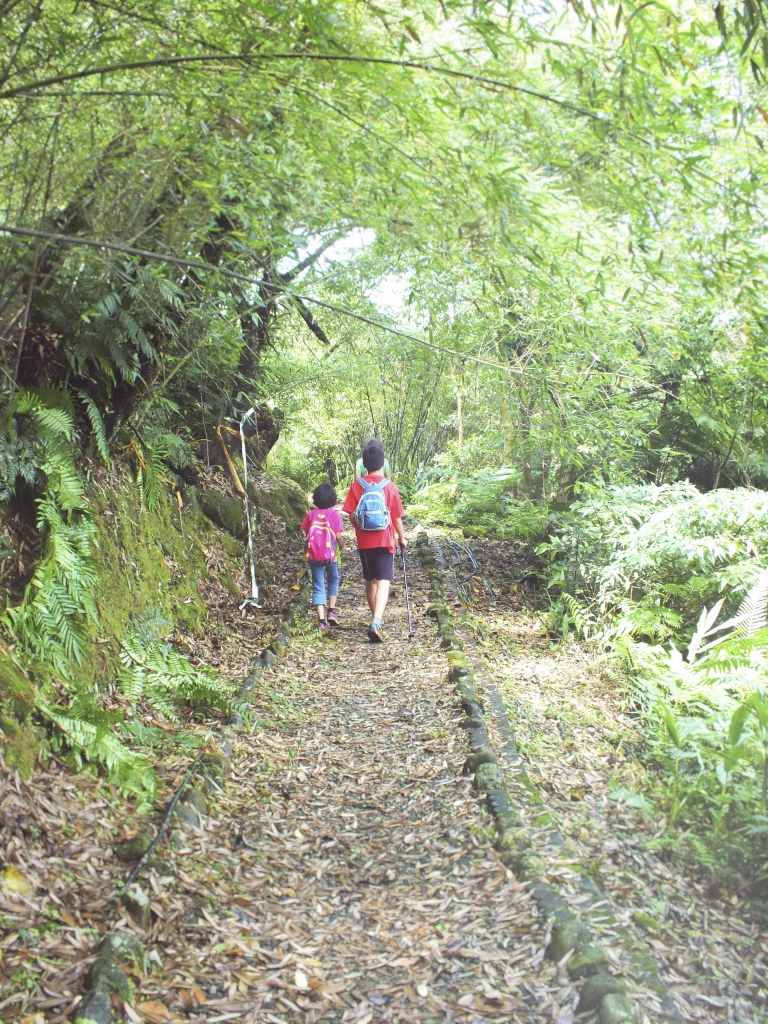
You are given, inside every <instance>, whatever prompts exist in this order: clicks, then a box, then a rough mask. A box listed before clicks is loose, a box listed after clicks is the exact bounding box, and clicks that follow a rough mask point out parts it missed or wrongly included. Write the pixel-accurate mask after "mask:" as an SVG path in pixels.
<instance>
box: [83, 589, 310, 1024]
mask: <svg viewBox="0 0 768 1024" xmlns="http://www.w3.org/2000/svg"><path fill="white" fill-rule="evenodd" d="M309 587H310V583H309V580H308V579H307V578H306V577H305V578H304V580H303V581H302V583H301V585H300V588H299V591H298V593H297V594H296V595H295V597H294V598H293V600H292V601H291V602H290V604H289V606H288V612H287V613H286V615H285V618H284V619H283V621H282V622H280V624H279V625H278V627H277V633H276V635H275V639H274V640H273V641H272V643H271V644H270V645H269V646H268V647H266V648H265V649H264V650H263V651H262V652H261V654H260V656H259V658H258V659H257V661H256V662H255V664H254V665H252V666H251V669H250V671H249V673H248V675H247V676H246V678H245V679H244V680H243V683H242V685H241V688H240V693H239V699H240V702H241V703H247V702H248V701H249V700H250V698H251V695H252V693H253V690H254V688H255V686H256V684H257V683H258V682H259V680H260V679H261V676H262V674H263V673H264V672H265V671H266V670H268V669H270V668H271V667H272V666H273V665H274V664H275V662H277V661H278V660H279V659H280V658H283V657H285V654H286V651H287V648H288V641H289V638H290V635H291V633H292V632H293V631H294V629H295V625H296V619H297V617H298V614H299V612H300V610H301V608H302V606H303V605H304V603H305V602H306V601H307V599H308V598H309V596H310V591H309ZM242 724H243V719H242V716H241V715H240V713H239V712H237V711H234V712H233V713H232V714H231V715H230V716H229V719H228V725H229V727H230V728H226V729H222V730H221V731H220V732H219V733H214V740H215V742H216V745H217V747H218V750H216V751H211V752H208V753H205V754H203V755H202V757H201V758H200V768H199V770H198V772H197V773H196V774H197V775H198V776H201V777H202V780H203V783H204V787H205V788H203V786H195V785H188V786H186V788H185V791H184V793H183V795H182V796H181V797H180V798H179V803H178V804H177V806H176V809H175V811H174V815H173V816H174V818H178V819H179V820H180V821H182V822H184V823H185V824H187V825H190V826H192V827H193V828H197V829H201V828H203V822H204V817H203V816H204V815H205V814H206V813H207V810H208V796H207V793H206V790H207V791H208V792H209V793H210V792H217V791H218V792H221V790H222V788H223V784H224V780H225V779H226V778H227V776H228V775H229V774H230V772H231V758H232V756H233V754H234V751H233V749H232V744H231V743H230V738H231V737H232V736H233V735H234V733H233V732H232V729H231V727H232V726H235V727H237V726H239V725H242ZM171 835H173V833H171ZM136 840H139V842H138V843H137V841H136ZM150 842H151V836H149V835H145V836H141V837H135V838H134V839H131V840H128V841H127V842H126V843H122V844H120V846H121V847H122V848H123V850H122V853H123V856H119V854H118V856H119V859H121V860H130V859H137V858H138V857H140V856H141V855H143V854H144V852H145V851H146V849H147V848H148V847H149V845H150ZM117 849H118V850H119V849H120V847H118V848H117ZM118 900H119V902H120V903H121V904H122V905H123V907H124V908H125V909H126V910H127V911H128V912H129V913H130V914H131V916H132V917H134V918H135V919H136V920H137V921H138V923H139V924H140V925H141V926H142V927H143V928H146V927H147V926H148V925H149V922H150V918H151V908H150V901H149V896H148V895H147V894H146V893H145V892H143V890H142V889H140V888H139V887H138V886H133V887H131V888H130V889H127V890H126V891H125V892H124V893H122V894H121V895H120V896H119V897H118ZM97 949H98V953H97V956H96V959H95V960H94V962H93V964H92V965H91V968H90V970H89V971H88V974H87V975H86V980H85V989H84V991H83V996H82V999H81V1000H80V1002H79V1004H78V1007H77V1014H76V1016H75V1024H109V1021H110V1016H111V1010H112V1006H111V1000H110V996H111V994H112V993H114V994H115V995H117V996H119V997H120V998H121V999H122V1000H123V1001H124V1002H128V1003H130V1001H131V998H132V996H133V986H132V984H131V982H130V981H129V980H128V976H127V974H126V971H125V968H126V967H128V966H130V964H131V963H134V964H138V963H140V962H141V961H142V960H143V959H144V958H145V951H144V949H143V947H142V945H141V943H140V942H139V940H138V939H137V938H136V936H135V935H133V934H132V933H130V932H126V931H109V932H107V934H106V935H105V936H104V938H103V939H101V941H100V942H99V945H98V947H97Z"/></svg>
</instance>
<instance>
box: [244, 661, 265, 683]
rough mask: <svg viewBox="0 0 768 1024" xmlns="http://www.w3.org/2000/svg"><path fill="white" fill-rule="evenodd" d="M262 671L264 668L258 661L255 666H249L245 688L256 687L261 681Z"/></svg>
mask: <svg viewBox="0 0 768 1024" xmlns="http://www.w3.org/2000/svg"><path fill="white" fill-rule="evenodd" d="M263 671H264V666H263V665H262V663H261V662H260V661H257V662H256V664H255V665H251V668H250V671H249V672H248V675H247V676H246V677H245V685H246V686H257V685H258V682H259V680H260V679H261V674H262V672H263Z"/></svg>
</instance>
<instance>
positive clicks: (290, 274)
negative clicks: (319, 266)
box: [277, 235, 344, 284]
mask: <svg viewBox="0 0 768 1024" xmlns="http://www.w3.org/2000/svg"><path fill="white" fill-rule="evenodd" d="M343 237H344V236H343V235H334V236H333V237H332V238H329V239H328V240H327V241H326V242H323V244H322V245H321V246H319V248H317V249H315V251H314V252H311V253H309V255H308V256H305V257H304V259H303V260H301V262H300V263H297V264H296V266H295V267H293V269H292V270H287V271H286V272H285V273H284V274H278V275H277V276H278V280H279V281H280V283H281V284H290V283H291V281H293V280H295V279H296V278H297V277H298V276H299V274H300V273H301V272H302V271H304V270H306V269H307V267H311V266H312V264H313V263H316V262H317V261H318V260H319V259H320V257H321V256H322V255H323V253H324V252H325V251H326V250H327V249H330V247H331V246H332V245H335V243H336V242H338V240H339V239H340V238H343Z"/></svg>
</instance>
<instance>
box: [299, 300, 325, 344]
mask: <svg viewBox="0 0 768 1024" xmlns="http://www.w3.org/2000/svg"><path fill="white" fill-rule="evenodd" d="M295 303H296V309H297V310H298V311H299V316H300V317H301V319H302V320H303V321H304V323H305V324H306V325H307V327H308V328H309V329H310V331H312V333H313V334H314V336H315V337H316V338H319V339H320V341H322V343H323V344H324V345H330V344H331V339H330V338H329V337H328V335H327V334H326V333H325V331H324V330H323V328H322V327H321V326H320V324H319V323H318V322H317V320H315V318H314V317H313V316H312V313H311V312H310V310H308V309H307V307H306V306H305V305H304V303H303V302H302V300H301V299H298V298H297V299H295Z"/></svg>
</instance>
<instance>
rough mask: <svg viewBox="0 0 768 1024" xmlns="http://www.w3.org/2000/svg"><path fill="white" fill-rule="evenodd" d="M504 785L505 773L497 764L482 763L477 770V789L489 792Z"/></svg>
mask: <svg viewBox="0 0 768 1024" xmlns="http://www.w3.org/2000/svg"><path fill="white" fill-rule="evenodd" d="M503 785H504V773H503V772H502V770H501V768H499V766H498V765H497V764H481V765H480V767H479V768H478V769H477V771H476V772H475V789H477V790H479V792H481V793H487V792H488V791H489V790H491V789H500V788H501V787H502V786H503Z"/></svg>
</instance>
